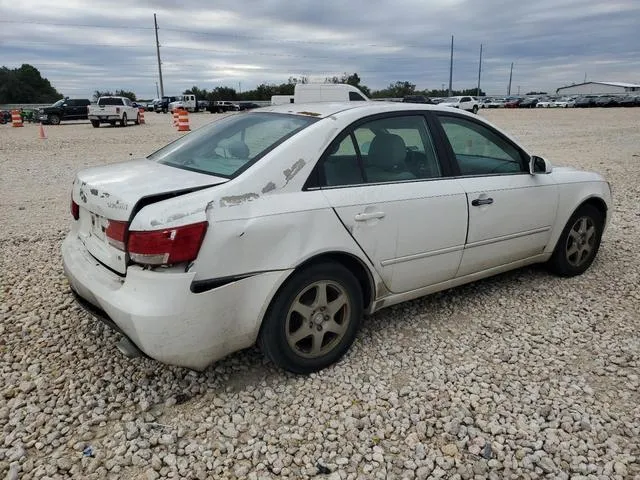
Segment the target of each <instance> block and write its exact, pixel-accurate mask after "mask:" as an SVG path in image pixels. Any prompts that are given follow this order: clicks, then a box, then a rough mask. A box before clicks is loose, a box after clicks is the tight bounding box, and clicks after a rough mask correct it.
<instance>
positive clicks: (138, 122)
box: [135, 114, 140, 125]
mask: <svg viewBox="0 0 640 480" xmlns="http://www.w3.org/2000/svg"><path fill="white" fill-rule="evenodd" d="M135 124H136V125H140V114H138V116H137V117H136V121H135Z"/></svg>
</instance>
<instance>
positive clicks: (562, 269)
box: [548, 204, 604, 277]
mask: <svg viewBox="0 0 640 480" xmlns="http://www.w3.org/2000/svg"><path fill="white" fill-rule="evenodd" d="M603 228H604V216H603V214H602V212H600V210H598V209H597V208H596V207H594V206H593V205H588V204H586V205H582V206H581V207H579V208H578V209H577V210H576V211H575V212H574V213H573V215H571V218H569V221H568V222H567V224H566V225H565V227H564V230H562V233H561V234H560V238H559V239H558V243H557V244H556V248H555V249H554V251H553V255H552V256H551V258H550V259H549V262H548V266H549V268H550V270H551V271H552V272H553V273H555V274H557V275H560V276H562V277H573V276H576V275H581V274H582V273H584V272H585V271H586V270H587V269H588V268H589V267H590V266H591V264H592V263H593V260H594V259H595V257H596V255H597V253H598V250H599V248H600V241H601V239H602V231H603Z"/></svg>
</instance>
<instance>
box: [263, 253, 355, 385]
mask: <svg viewBox="0 0 640 480" xmlns="http://www.w3.org/2000/svg"><path fill="white" fill-rule="evenodd" d="M362 312H363V305H362V291H361V288H360V285H359V283H358V281H357V279H356V278H355V277H354V276H353V274H352V273H351V272H350V271H349V270H347V269H346V268H345V267H343V266H342V265H340V264H337V263H322V264H317V265H312V266H311V267H308V268H306V269H304V270H301V271H299V272H297V273H294V274H293V276H292V277H291V278H290V279H289V280H288V281H287V283H286V284H285V285H284V287H283V288H282V289H281V290H280V292H279V293H278V294H277V296H276V297H275V299H274V301H273V303H272V304H271V306H270V308H269V310H268V312H267V315H266V316H265V319H264V322H263V325H262V329H261V331H260V345H261V347H262V351H263V352H264V354H265V355H266V356H267V357H268V358H269V359H271V360H272V361H273V363H275V364H276V365H278V366H279V367H281V368H283V369H285V370H289V371H290V372H294V373H311V372H315V371H318V370H321V369H323V368H325V367H328V366H329V365H331V364H333V363H335V362H336V361H338V360H339V359H340V358H341V357H342V356H343V355H344V354H345V353H346V352H347V350H348V349H349V347H350V346H351V344H352V343H353V341H354V339H355V336H356V333H357V331H358V327H359V325H360V320H361V318H362Z"/></svg>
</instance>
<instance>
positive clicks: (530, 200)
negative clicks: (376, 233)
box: [438, 113, 558, 277]
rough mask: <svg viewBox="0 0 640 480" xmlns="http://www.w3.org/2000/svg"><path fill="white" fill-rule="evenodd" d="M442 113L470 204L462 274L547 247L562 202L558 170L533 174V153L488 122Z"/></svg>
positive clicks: (440, 116)
mask: <svg viewBox="0 0 640 480" xmlns="http://www.w3.org/2000/svg"><path fill="white" fill-rule="evenodd" d="M438 118H439V120H440V125H441V126H442V130H443V132H444V136H445V137H446V138H447V140H448V150H449V153H450V155H451V156H452V157H453V158H454V159H455V164H456V166H457V168H458V175H459V176H458V179H459V181H460V184H461V185H462V186H463V188H464V190H465V192H466V194H467V202H468V209H469V230H468V233H467V239H466V242H465V249H464V253H463V256H462V262H461V264H460V269H459V271H458V273H457V276H458V277H462V276H465V275H469V274H472V273H475V272H480V271H483V270H487V269H490V268H493V267H498V266H502V265H506V264H509V263H512V262H516V261H519V260H523V259H526V258H529V257H533V256H535V255H538V254H540V253H542V251H543V250H544V249H545V247H546V246H547V244H548V243H549V239H550V236H551V228H552V226H553V224H554V221H555V217H556V210H557V206H558V186H557V185H556V184H555V182H554V181H553V178H552V176H551V175H544V174H542V175H531V174H530V173H529V169H528V156H527V154H526V153H524V151H522V149H520V148H519V147H518V146H517V145H516V144H515V143H513V142H512V141H511V140H509V139H508V138H507V137H506V136H504V135H502V134H501V133H500V132H499V131H497V130H496V129H494V128H492V127H490V126H488V125H487V124H485V123H484V122H480V121H478V120H475V119H473V118H468V117H466V116H464V117H463V116H462V115H456V114H448V113H439V114H438Z"/></svg>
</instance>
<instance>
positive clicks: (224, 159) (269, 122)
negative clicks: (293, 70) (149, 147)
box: [147, 113, 317, 178]
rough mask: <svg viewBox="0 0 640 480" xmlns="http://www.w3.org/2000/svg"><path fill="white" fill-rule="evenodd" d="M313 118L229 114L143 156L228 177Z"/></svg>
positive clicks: (305, 125)
mask: <svg viewBox="0 0 640 480" xmlns="http://www.w3.org/2000/svg"><path fill="white" fill-rule="evenodd" d="M316 121H317V119H316V118H311V117H303V116H299V115H287V114H277V113H250V114H246V115H233V116H230V117H226V118H223V119H221V120H217V121H215V122H213V123H211V124H209V125H206V126H204V127H202V128H199V129H198V130H195V131H194V132H192V133H190V134H189V135H185V136H184V137H182V138H180V139H178V140H176V141H175V142H173V143H170V144H169V145H167V146H165V147H163V148H161V149H160V150H158V151H157V152H154V153H152V154H151V155H149V157H147V158H148V159H150V160H154V161H156V162H159V163H163V164H165V165H171V166H174V167H177V168H183V169H185V170H193V171H196V172H200V173H206V174H209V175H216V176H220V177H227V178H230V177H233V176H235V175H237V174H238V173H240V172H241V171H242V170H244V169H245V168H247V167H248V166H249V165H250V164H251V163H253V162H254V161H256V160H257V159H258V158H260V157H261V156H263V155H265V154H266V153H267V152H268V151H269V150H271V149H273V148H275V147H276V146H277V145H279V144H280V143H281V142H283V141H284V140H286V139H287V138H289V137H291V136H292V135H295V134H296V133H297V132H299V131H300V130H302V129H303V128H305V127H307V126H309V125H311V124H312V123H314V122H316Z"/></svg>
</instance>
